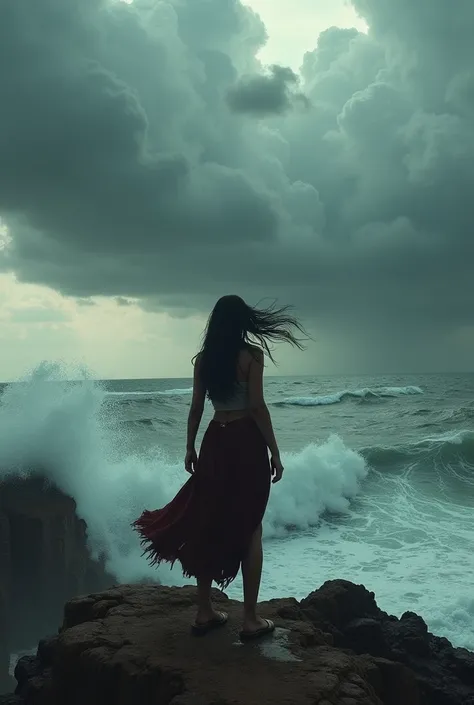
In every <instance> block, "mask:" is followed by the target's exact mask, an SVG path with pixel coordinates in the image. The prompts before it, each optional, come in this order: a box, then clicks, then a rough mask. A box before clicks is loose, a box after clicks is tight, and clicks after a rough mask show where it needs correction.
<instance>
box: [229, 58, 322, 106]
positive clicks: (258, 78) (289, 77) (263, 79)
mask: <svg viewBox="0 0 474 705" xmlns="http://www.w3.org/2000/svg"><path fill="white" fill-rule="evenodd" d="M298 83H299V79H298V76H297V75H296V74H295V72H294V71H292V70H291V69H290V68H288V67H285V66H270V68H269V71H268V73H266V74H262V75H250V76H242V77H241V78H240V79H239V81H238V83H237V84H236V85H235V86H233V87H232V88H231V89H230V90H229V93H228V95H227V101H228V103H229V107H230V109H231V110H233V111H234V112H235V113H248V114H250V115H254V116H255V117H268V116H269V115H281V114H283V113H285V112H287V111H288V110H290V109H291V108H292V107H293V105H294V104H295V103H297V102H299V103H301V104H302V105H304V106H306V107H307V106H308V102H307V99H306V97H305V96H304V95H303V93H301V92H299V91H297V90H296V88H297V86H298Z"/></svg>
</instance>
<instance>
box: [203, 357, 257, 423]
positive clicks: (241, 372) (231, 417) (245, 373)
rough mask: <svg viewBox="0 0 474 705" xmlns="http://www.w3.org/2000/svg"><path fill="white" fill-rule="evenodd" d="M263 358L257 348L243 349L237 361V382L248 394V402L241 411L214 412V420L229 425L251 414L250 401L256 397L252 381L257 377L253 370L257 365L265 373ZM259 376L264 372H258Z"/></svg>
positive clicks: (246, 396) (246, 398)
mask: <svg viewBox="0 0 474 705" xmlns="http://www.w3.org/2000/svg"><path fill="white" fill-rule="evenodd" d="M261 357H263V356H262V353H261V351H260V349H259V348H257V347H253V346H252V348H251V349H250V348H243V349H242V350H241V351H240V353H239V357H238V360H237V382H238V384H239V386H240V388H241V389H243V390H245V391H246V394H245V395H244V397H245V400H246V401H245V402H244V403H245V406H243V407H242V408H241V409H233V410H216V411H215V412H214V419H215V420H216V421H219V422H222V423H228V422H229V421H235V420H237V419H240V418H242V417H244V416H248V415H249V414H250V407H251V403H250V400H251V399H252V397H253V396H254V394H253V391H254V390H253V384H252V380H253V377H254V376H255V375H254V374H252V370H253V368H254V367H255V366H256V365H257V366H258V367H262V371H263V364H261V362H260V358H261ZM257 374H260V376H261V374H262V372H261V371H259V370H258V371H257ZM262 401H263V400H262Z"/></svg>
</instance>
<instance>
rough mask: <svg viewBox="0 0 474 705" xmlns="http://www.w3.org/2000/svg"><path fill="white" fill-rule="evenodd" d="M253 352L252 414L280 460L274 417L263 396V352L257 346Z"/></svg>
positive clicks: (274, 456) (250, 394)
mask: <svg viewBox="0 0 474 705" xmlns="http://www.w3.org/2000/svg"><path fill="white" fill-rule="evenodd" d="M251 354H252V360H251V361H250V367H249V377H248V389H249V407H250V414H251V415H252V418H253V419H254V421H255V423H256V424H257V426H258V427H259V429H260V431H261V432H262V435H263V437H264V439H265V442H266V444H267V446H268V448H269V450H270V453H271V455H272V458H274V459H275V460H279V458H280V451H279V449H278V443H277V442H276V438H275V433H274V431H273V425H272V419H271V416H270V412H269V411H268V407H267V405H266V404H265V399H264V397H263V367H264V365H263V361H264V357H263V352H262V351H261V350H258V349H257V348H256V349H255V350H254V351H252V353H251Z"/></svg>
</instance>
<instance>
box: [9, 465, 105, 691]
mask: <svg viewBox="0 0 474 705" xmlns="http://www.w3.org/2000/svg"><path fill="white" fill-rule="evenodd" d="M22 566H23V567H22ZM112 582H113V580H112V578H111V577H110V576H108V575H107V573H106V571H105V568H104V561H103V560H100V561H94V560H92V558H91V556H90V553H89V550H88V547H87V534H86V525H85V523H84V521H82V520H80V519H79V518H78V517H77V515H76V505H75V502H74V500H73V499H71V498H70V497H68V496H66V495H65V494H63V493H62V492H60V491H59V490H58V489H57V488H56V487H54V486H53V485H52V484H51V483H49V482H47V481H46V480H45V479H44V478H42V477H40V476H39V475H38V474H36V475H33V474H32V475H31V476H30V477H28V478H14V477H11V478H9V479H8V480H3V481H0V690H1V689H2V688H3V687H4V686H5V684H6V682H7V681H8V667H9V658H10V654H11V653H18V652H21V651H25V650H27V649H29V648H30V647H31V645H32V644H35V643H36V642H37V641H38V639H39V638H40V637H41V636H43V635H44V634H45V633H46V634H47V633H48V632H50V631H51V629H56V628H57V625H58V623H59V621H60V619H61V612H62V610H63V606H64V603H65V601H66V600H69V599H71V597H72V596H74V595H77V594H81V593H84V592H90V591H91V590H102V589H104V588H105V587H106V586H107V585H110V584H111V583H112Z"/></svg>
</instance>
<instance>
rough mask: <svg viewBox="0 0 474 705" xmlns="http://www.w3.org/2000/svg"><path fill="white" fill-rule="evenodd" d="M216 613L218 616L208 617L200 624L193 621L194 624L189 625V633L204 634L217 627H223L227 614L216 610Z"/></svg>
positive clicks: (227, 617)
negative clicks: (208, 618)
mask: <svg viewBox="0 0 474 705" xmlns="http://www.w3.org/2000/svg"><path fill="white" fill-rule="evenodd" d="M217 614H218V615H219V616H218V617H214V619H210V620H209V621H208V622H202V623H201V624H197V623H196V622H194V624H192V625H191V634H192V635H193V636H205V634H208V633H209V632H211V631H212V630H213V629H218V628H219V627H223V626H224V624H227V620H228V619H229V615H228V614H226V613H225V612H218V613H217Z"/></svg>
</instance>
